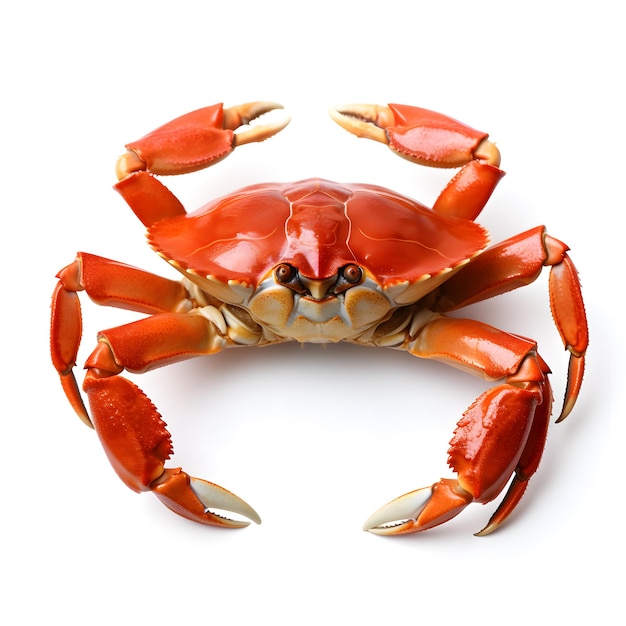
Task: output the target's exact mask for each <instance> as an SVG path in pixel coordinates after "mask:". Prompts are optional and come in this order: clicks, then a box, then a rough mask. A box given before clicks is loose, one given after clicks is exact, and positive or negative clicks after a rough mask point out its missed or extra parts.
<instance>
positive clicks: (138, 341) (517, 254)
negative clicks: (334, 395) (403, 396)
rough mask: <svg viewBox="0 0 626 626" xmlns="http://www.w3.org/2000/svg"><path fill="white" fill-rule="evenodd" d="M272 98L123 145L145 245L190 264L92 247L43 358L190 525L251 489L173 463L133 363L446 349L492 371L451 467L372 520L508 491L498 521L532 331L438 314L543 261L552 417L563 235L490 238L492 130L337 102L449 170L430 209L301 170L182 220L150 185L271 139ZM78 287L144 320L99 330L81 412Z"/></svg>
mask: <svg viewBox="0 0 626 626" xmlns="http://www.w3.org/2000/svg"><path fill="white" fill-rule="evenodd" d="M276 109H282V107H281V105H278V104H275V103H271V102H252V103H248V104H243V105H239V106H233V107H230V108H224V106H223V105H222V104H216V105H213V106H209V107H206V108H203V109H199V110H197V111H194V112H191V113H188V114H186V115H183V116H181V117H179V118H177V119H175V120H173V121H171V122H169V123H167V124H165V125H164V126H162V127H160V128H158V129H157V130H155V131H153V132H151V133H149V134H148V135H146V136H145V137H143V138H142V139H140V140H138V141H135V142H133V143H130V144H128V145H127V146H126V148H127V152H126V153H125V154H124V155H123V156H122V157H120V159H119V160H118V163H117V170H116V171H117V177H118V182H117V184H116V185H115V188H116V189H117V191H118V192H119V193H120V194H121V195H122V196H123V198H124V199H125V201H126V202H127V203H128V205H129V206H130V208H131V209H132V210H133V211H134V213H135V214H136V215H137V217H138V218H139V219H140V220H141V222H142V223H143V224H144V225H145V226H146V228H147V239H148V242H149V244H150V246H151V247H152V248H153V249H154V250H155V251H156V252H157V253H158V254H159V255H160V256H161V257H163V258H164V259H165V260H166V261H167V262H168V263H169V264H170V265H171V266H173V267H174V268H176V270H178V271H179V272H180V273H181V274H182V276H183V277H182V279H181V280H171V279H166V278H163V277H160V276H157V275H154V274H151V273H148V272H145V271H142V270H141V269H138V268H135V267H132V266H129V265H126V264H123V263H120V262H117V261H113V260H110V259H106V258H102V257H99V256H95V255H92V254H87V253H79V254H78V256H77V258H76V259H75V261H73V262H72V263H71V264H70V265H68V266H67V267H65V268H64V269H62V270H61V271H60V272H59V273H58V274H57V278H58V284H57V287H56V289H55V291H54V295H53V299H52V317H51V353H52V361H53V364H54V366H55V368H56V370H57V372H58V373H59V375H60V379H61V382H62V386H63V389H64V391H65V394H66V396H67V398H68V399H69V402H70V403H71V405H72V407H73V408H74V410H75V411H76V413H77V414H78V415H79V417H80V418H81V419H82V420H83V421H84V422H85V423H86V424H87V425H89V426H93V427H94V428H95V430H96V433H97V434H98V436H99V438H100V441H101V443H102V446H103V447H104V450H105V452H106V454H107V456H108V458H109V460H110V462H111V464H112V466H113V468H114V469H115V471H116V472H117V474H118V475H119V477H120V478H121V479H122V481H123V482H124V483H125V484H126V485H127V486H128V487H130V488H131V489H133V490H134V491H136V492H143V491H151V492H152V493H154V494H155V495H156V496H157V497H158V498H159V499H160V500H161V501H162V502H163V503H164V504H165V505H166V506H167V507H169V508H170V509H172V510H173V511H174V512H176V513H178V514H179V515H182V516H183V517H185V518H188V519H190V520H193V521H195V522H200V523H202V524H208V525H214V526H220V527H225V528H239V527H243V526H247V525H248V524H249V523H250V521H253V522H256V523H260V518H259V516H258V514H257V513H256V512H255V511H254V509H253V508H252V507H251V506H250V505H248V504H247V503H246V502H245V501H244V500H242V499H241V498H239V497H238V496H236V495H234V494H233V493H231V492H230V491H227V490H226V489H224V488H223V487H220V486H219V485H216V484H214V483H210V482H208V481H206V480H203V479H200V478H196V477H193V476H190V475H188V474H187V473H186V472H185V471H183V470H182V469H181V468H171V467H165V463H166V461H167V460H168V459H169V457H170V456H171V454H172V451H173V448H172V442H171V437H170V434H169V432H168V431H167V429H166V425H165V423H164V421H163V420H162V418H161V415H160V414H159V412H158V411H157V409H156V408H155V407H154V405H153V404H152V402H151V401H150V400H149V399H148V397H147V396H146V395H145V394H144V393H143V392H142V391H141V390H140V389H139V387H137V386H136V384H135V383H133V382H131V381H130V380H129V379H128V378H125V377H123V376H122V375H121V374H122V373H123V372H124V371H127V372H132V373H143V372H146V371H148V370H152V369H154V368H157V367H160V366H164V365H169V364H172V363H176V362H180V361H182V360H184V359H189V358H192V357H198V356H204V355H212V354H215V353H217V352H220V351H221V350H223V349H225V348H230V347H236V346H267V345H270V344H275V343H280V342H285V341H297V342H313V343H326V342H339V341H348V342H352V343H354V344H360V345H363V346H379V347H387V348H395V349H399V350H406V351H407V352H409V353H410V354H412V355H414V356H416V357H422V358H426V359H435V360H438V361H443V362H444V363H447V364H450V365H452V366H455V367H458V368H461V369H463V370H466V371H468V372H470V373H472V374H475V375H477V376H480V377H482V378H484V379H485V380H487V381H490V382H491V383H493V385H492V386H490V387H489V388H488V389H487V391H485V392H484V393H482V394H481V395H480V396H479V397H478V398H477V399H476V400H475V402H474V403H473V404H472V405H471V406H470V407H469V408H468V409H467V411H466V412H465V413H464V414H463V416H462V417H461V419H460V420H459V421H458V424H457V426H456V430H455V432H454V435H453V438H452V440H451V442H450V448H449V451H448V463H449V466H450V468H451V469H452V470H453V472H454V473H455V475H456V476H455V477H452V478H442V479H441V480H439V481H437V482H435V483H434V484H432V485H430V486H427V487H424V488H420V489H417V490H415V491H412V492H410V493H407V494H405V495H403V496H401V497H399V498H396V499H395V500H392V501H391V502H389V503H388V504H386V505H384V506H383V507H381V508H380V509H378V510H377V511H376V512H375V513H374V514H373V515H371V516H370V517H369V518H368V519H367V521H366V522H365V525H364V529H365V530H368V531H370V532H373V533H377V534H382V535H400V534H406V533H414V532H418V531H423V530H427V529H430V528H432V527H434V526H437V525H439V524H442V523H444V522H447V521H448V520H450V519H452V518H453V517H455V516H456V515H457V514H458V513H459V512H461V511H462V510H463V509H464V508H465V507H466V506H468V505H469V504H470V503H473V502H477V503H482V504H485V503H488V502H491V501H493V500H494V499H496V498H497V497H498V496H499V495H500V494H501V493H502V492H504V496H503V497H502V498H501V500H500V502H499V504H498V505H497V508H496V510H495V512H494V513H493V515H492V516H491V518H490V519H489V521H488V523H487V524H486V526H485V527H484V528H483V529H482V530H481V531H480V532H478V533H476V534H478V535H486V534H488V533H490V532H492V531H494V530H495V529H496V528H498V527H499V526H500V525H501V524H502V523H503V522H504V521H505V520H506V519H507V517H508V516H509V515H510V514H511V512H512V511H513V510H514V509H515V507H516V506H517V504H518V503H519V501H520V499H521V498H522V495H523V494H524V492H525V490H526V487H527V485H528V481H529V479H530V478H531V477H532V476H533V474H534V473H535V472H536V470H537V468H538V465H539V462H540V459H541V456H542V453H543V449H544V446H545V441H546V435H547V431H548V425H549V422H550V416H551V413H552V391H551V386H550V382H549V380H548V374H549V369H548V366H547V365H546V363H545V362H544V361H543V359H542V358H541V357H540V355H539V353H538V352H537V344H536V342H535V341H533V340H531V339H527V338H525V337H522V336H519V335H516V334H511V333H509V332H505V331H503V330H500V329H498V328H494V327H492V326H489V325H487V324H485V323H482V322H480V321H476V320H473V319H463V318H460V317H454V316H448V315H447V314H448V313H449V312H451V311H456V310H457V309H460V308H462V307H465V306H467V305H470V304H473V303H476V302H479V301H482V300H485V299H487V298H490V297H492V296H496V295H499V294H503V293H505V292H508V291H510V290H513V289H516V288H518V287H522V286H525V285H527V284H529V283H531V282H532V281H534V280H535V279H536V278H537V277H538V276H539V275H540V274H541V272H542V270H543V269H544V268H550V277H549V288H550V304H551V309H552V314H553V318H554V321H555V324H556V327H557V329H558V331H559V333H560V336H561V338H562V341H563V344H564V345H565V347H566V349H567V351H569V369H568V375H567V385H566V389H565V398H564V402H563V407H562V410H561V413H560V416H559V417H558V419H557V421H559V422H560V421H562V420H563V419H565V417H566V416H567V415H568V414H569V413H570V412H571V410H572V408H573V407H574V403H575V401H576V399H577V396H578V394H579V390H580V388H581V383H582V378H583V371H584V363H585V351H586V349H587V344H588V331H587V322H586V316H585V309H584V305H583V300H582V295H581V288H580V283H579V280H578V274H577V271H576V269H575V267H574V265H573V263H572V261H571V260H570V257H569V256H568V250H569V248H568V247H567V246H566V245H565V244H564V243H562V242H560V241H559V240H557V239H555V238H553V237H552V236H550V235H548V234H547V232H546V229H545V227H544V226H537V227H535V228H532V229H531V230H528V231H527V232H524V233H522V234H519V235H516V236H513V237H511V238H510V239H508V240H506V241H504V242H502V243H497V244H495V245H491V246H489V242H488V233H487V231H486V230H485V229H484V228H483V227H482V226H480V225H479V224H477V223H476V222H475V219H476V218H477V216H478V215H479V213H480V212H481V210H482V209H483V207H484V206H485V204H486V203H487V201H488V199H489V197H490V195H491V194H492V192H493V190H494V189H495V187H496V185H497V184H498V182H499V181H500V179H501V178H502V176H503V175H504V172H503V171H502V170H501V169H500V167H499V166H500V154H499V150H498V149H497V148H496V146H495V145H494V144H493V143H492V142H491V141H489V139H488V135H487V134H486V133H483V132H480V131H477V130H474V129H473V128H470V127H469V126H467V125H465V124H462V123H461V122H458V121H456V120H454V119H452V118H450V117H447V116H445V115H442V114H439V113H436V112H433V111H429V110H426V109H422V108H418V107H413V106H407V105H397V104H390V105H387V106H380V105H365V104H359V105H347V106H344V107H339V108H336V109H333V110H332V111H331V117H332V118H333V120H334V121H335V122H337V123H338V124H339V125H340V126H342V127H343V128H344V129H346V130H348V131H350V132H351V133H352V134H354V135H356V136H358V137H365V138H367V139H371V140H375V141H378V142H381V143H383V144H385V145H387V146H388V147H389V148H391V150H392V151H393V152H394V153H395V154H397V155H399V156H401V157H404V158H406V159H408V160H410V161H413V162H415V163H418V164H422V165H427V166H434V167H445V168H455V169H457V173H456V174H455V175H454V177H453V178H452V179H451V180H450V182H449V183H448V184H447V186H446V187H445V188H444V189H443V191H442V192H441V194H440V195H439V197H438V198H437V200H436V201H435V203H434V205H433V206H432V208H428V207H426V206H424V205H422V204H420V203H418V202H416V201H415V200H411V199H409V198H407V197H404V196H402V195H400V194H398V193H395V192H393V191H390V190H388V189H385V188H383V187H379V186H375V185H371V184H339V183H335V182H331V181H328V180H323V179H319V178H312V179H307V180H301V181H298V182H293V183H267V184H257V185H253V186H248V187H244V188H243V189H240V190H239V191H236V192H234V193H232V194H230V195H228V196H225V197H222V198H220V199H217V200H213V201H211V202H209V203H208V204H207V205H206V206H203V207H202V208H200V209H198V210H196V211H193V212H189V213H188V212H187V211H186V210H185V208H184V207H183V205H182V204H181V202H180V201H179V200H178V199H177V198H176V197H175V196H174V195H173V194H172V193H171V192H170V191H169V190H168V189H167V188H166V187H165V186H164V185H163V183H162V182H161V181H160V179H159V178H158V177H159V176H162V175H173V174H185V173H188V172H193V171H196V170H200V169H202V168H206V167H208V166H212V165H214V164H215V163H217V162H218V161H220V160H221V159H223V158H224V157H226V156H228V155H229V154H230V153H231V152H233V150H234V149H235V148H236V147H239V146H242V145H244V144H247V143H251V142H259V141H262V140H265V139H267V138H269V137H271V136H272V135H274V134H276V133H278V132H279V131H281V130H282V129H283V128H284V127H285V126H287V124H288V122H289V119H288V118H287V117H286V116H284V117H282V118H280V119H279V120H278V121H273V122H270V123H263V122H262V121H261V120H258V119H257V118H261V117H262V116H263V115H265V114H266V113H269V112H270V111H274V110H276ZM253 121H256V122H255V123H254V124H250V122H253ZM266 121H267V118H266ZM81 291H84V292H86V294H87V296H89V297H90V298H91V300H92V301H94V302H95V303H97V304H99V305H107V306H113V307H118V308H122V309H130V310H132V311H136V312H139V313H142V314H145V317H142V318H141V319H139V320H136V321H133V322H131V323H128V324H125V325H122V326H118V327H115V328H111V329H109V330H104V331H102V332H100V333H99V334H98V341H97V344H96V347H95V349H94V350H93V352H92V353H91V354H90V356H89V357H88V358H87V361H86V364H85V368H86V375H85V379H84V383H83V386H82V389H83V391H84V393H85V394H86V396H87V398H88V404H89V406H90V411H88V410H87V408H86V405H85V402H84V401H83V395H82V393H81V390H80V388H79V386H78V384H77V381H76V378H75V376H74V374H73V369H74V366H75V365H76V360H77V354H78V350H79V346H80V342H81V333H82V331H81V307H80V301H79V295H78V294H79V292H81ZM507 485H508V488H507ZM505 489H506V491H505ZM231 513H234V514H235V515H234V516H233V517H235V518H237V517H240V518H243V519H231V518H230V517H229V516H228V515H229V514H231Z"/></svg>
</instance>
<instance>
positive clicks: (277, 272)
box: [274, 263, 306, 293]
mask: <svg viewBox="0 0 626 626" xmlns="http://www.w3.org/2000/svg"><path fill="white" fill-rule="evenodd" d="M274 277H275V278H276V282H277V283H278V284H280V285H284V286H285V287H289V288H290V289H293V291H295V292H297V293H303V292H304V291H306V289H305V287H304V285H303V284H302V282H301V281H300V276H299V274H298V270H297V269H296V268H295V267H294V266H293V265H290V264H289V263H281V264H280V265H277V266H276V268H275V269H274Z"/></svg>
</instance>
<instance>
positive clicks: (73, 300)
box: [51, 253, 260, 528]
mask: <svg viewBox="0 0 626 626" xmlns="http://www.w3.org/2000/svg"><path fill="white" fill-rule="evenodd" d="M58 277H59V284H58V285H57V288H56V290H55V294H54V297H53V304H52V330H51V352H52V359H53V363H54V365H55V367H56V369H57V371H58V372H59V375H60V377H61V381H62V384H63V388H64V390H65V393H66V395H67V396H68V399H69V400H70V402H71V404H72V406H73V407H74V409H75V410H76V412H77V413H78V415H79V416H80V417H81V419H82V420H83V421H84V422H85V423H86V424H87V425H89V426H92V425H93V427H94V428H95V430H96V432H97V434H98V436H99V438H100V440H101V442H102V445H103V447H104V449H105V451H106V454H107V456H108V458H109V460H110V461H111V464H112V465H113V467H114V469H115V471H116V472H117V473H118V475H119V476H120V478H121V479H122V480H123V481H124V483H125V484H126V485H127V486H128V487H130V488H131V489H133V490H134V491H153V492H154V493H155V495H156V496H157V497H158V498H159V499H160V500H161V501H162V502H163V503H164V504H165V505H166V506H168V507H169V508H170V509H172V510H173V511H175V512H176V513H178V514H179V515H182V516H183V517H187V518H188V519H192V520H194V521H197V522H200V523H204V524H209V525H213V526H223V527H229V528H239V527H242V526H247V525H248V522H245V521H234V520H229V519H226V518H223V517H221V516H219V515H217V514H216V513H213V512H211V511H209V509H220V510H226V511H231V512H234V513H238V514H240V515H243V516H245V517H247V518H249V519H251V520H252V521H254V522H256V523H259V522H260V519H259V516H258V515H257V513H256V512H255V511H254V510H253V509H252V508H251V507H250V506H249V505H248V504H246V503H245V502H244V501H243V500H241V499H240V498H238V497H237V496H235V495H234V494H232V493H230V492H229V491H227V490H225V489H223V488H222V487H220V486H218V485H214V484H213V483H209V482H207V481H204V480H201V479H198V478H194V477H191V476H189V475H187V474H186V473H185V472H183V471H182V470H181V469H179V468H178V469H167V468H165V467H164V465H163V464H164V462H165V461H166V460H167V459H168V458H169V456H170V454H171V452H172V444H171V438H170V435H169V433H168V432H167V430H166V428H165V424H164V422H163V421H162V420H161V417H160V415H159V413H158V412H157V410H156V409H155V407H154V406H153V405H152V403H151V402H150V400H149V399H148V398H147V397H146V396H145V395H144V393H143V392H142V391H141V390H140V389H139V388H138V387H137V386H136V385H134V384H133V383H131V382H130V381H128V380H126V379H125V378H123V377H121V376H119V375H118V374H119V373H120V372H122V371H123V370H124V369H127V370H129V371H133V372H145V371H147V370H149V369H153V368H155V367H158V366H160V365H165V364H166V363H173V362H177V361H180V360H183V359H186V358H191V357H192V356H195V355H199V354H212V353H214V352H217V351H219V350H220V349H222V347H224V346H225V344H226V342H227V339H226V338H225V337H224V334H223V333H224V332H225V330H226V329H225V322H224V320H223V318H221V317H220V315H219V313H218V312H217V311H216V310H215V309H214V308H213V307H205V309H198V314H189V313H188V311H189V310H190V309H191V308H192V306H194V303H193V302H192V301H191V300H190V299H189V296H188V294H187V291H186V290H185V288H184V287H183V286H182V284H181V283H180V282H176V281H171V280H168V279H165V278H161V277H159V276H155V275H152V274H149V273H147V272H144V271H142V270H139V269H136V268H133V267H130V266H128V265H124V264H122V263H117V262H115V261H111V260H109V259H104V258H101V257H97V256H94V255H90V254H85V253H81V254H79V255H78V258H77V259H76V261H74V262H73V263H72V264H70V265H68V266H67V267H66V268H65V269H63V270H61V272H59V274H58ZM82 290H84V291H86V293H87V294H88V295H89V296H90V297H91V298H92V299H93V300H94V301H95V302H97V303H98V304H107V305H111V306H116V307H118V308H125V309H131V310H134V311H139V312H143V313H153V314H154V315H152V316H151V317H148V318H145V319H143V320H139V321H137V322H134V323H131V324H128V325H126V326H121V327H118V328H114V329H111V330H109V331H105V332H103V333H100V335H99V339H100V341H99V343H98V346H97V347H96V349H95V350H94V351H93V353H92V354H91V356H90V357H89V359H88V360H87V363H86V367H87V375H86V377H85V383H84V385H83V389H84V391H85V392H86V393H87V396H88V399H89V403H90V408H91V418H90V416H89V414H88V412H87V409H86V408H85V405H84V403H83V400H82V397H81V394H80V390H79V388H78V385H77V383H76V379H75V377H74V374H73V368H74V365H75V362H76V357H77V352H78V348H79V344H80V338H81V314H80V303H79V300H78V294H77V292H78V291H82ZM164 338H165V339H164Z"/></svg>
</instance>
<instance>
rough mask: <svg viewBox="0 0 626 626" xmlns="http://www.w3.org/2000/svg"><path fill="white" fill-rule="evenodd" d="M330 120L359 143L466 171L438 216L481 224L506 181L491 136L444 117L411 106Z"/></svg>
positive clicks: (356, 110) (336, 112)
mask: <svg viewBox="0 0 626 626" xmlns="http://www.w3.org/2000/svg"><path fill="white" fill-rule="evenodd" d="M330 116H331V117H332V118H333V120H334V121H335V122H337V124H339V125H340V126H341V127H342V128H345V129H346V130H347V131H349V132H351V133H352V134H354V135H356V136H357V137H365V138H366V139H373V140H374V141H379V142H381V143H384V144H386V145H388V146H389V148H390V149H391V150H393V151H394V152H395V153H396V154H397V155H399V156H401V157H403V158H405V159H408V160H409V161H412V162H413V163H418V164H419V165H426V166H430V167H444V168H457V167H458V168H460V170H459V171H458V173H457V174H456V175H455V176H454V177H453V178H452V180H450V182H449V183H448V185H447V186H446V187H445V188H444V190H443V191H442V192H441V194H439V197H438V198H437V200H436V202H435V204H434V206H433V210H434V211H436V212H438V213H445V214H448V215H456V216H457V217H463V218H465V219H469V220H473V219H475V218H476V217H477V216H478V214H479V213H480V212H481V211H482V210H483V208H484V207H485V205H486V204H487V201H488V200H489V198H490V197H491V194H492V193H493V190H494V189H495V188H496V186H497V184H498V183H499V182H500V180H501V179H502V177H503V176H504V172H503V171H502V170H501V169H500V167H499V166H500V152H499V150H498V149H497V148H496V146H495V144H493V143H492V142H490V141H489V140H488V135H487V133H484V132H482V131H479V130H475V129H474V128H471V127H470V126H467V125H466V124H463V123H462V122H459V121H457V120H455V119H453V118H451V117H448V116H447V115H443V114H442V113H437V112H436V111H430V110H428V109H423V108H420V107H414V106H408V105H405V104H389V105H388V106H381V105H377V104H349V105H345V106H342V107H338V108H337V109H333V110H331V111H330Z"/></svg>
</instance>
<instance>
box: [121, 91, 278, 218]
mask: <svg viewBox="0 0 626 626" xmlns="http://www.w3.org/2000/svg"><path fill="white" fill-rule="evenodd" d="M276 109H282V106H281V105H280V104H275V103H273V102H250V103H247V104H242V105H239V106H234V107H231V108H228V109H224V108H223V105H222V104H215V105H212V106H209V107H205V108H202V109H198V110H197V111H192V112H191V113H187V114H185V115H182V116H181V117H178V118H176V119H175V120H172V121H171V122H168V123H167V124H165V125H163V126H161V127H159V128H157V129H156V130H154V131H152V132H151V133H149V134H148V135H146V136H145V137H142V138H141V139H139V140H137V141H134V142H132V143H129V144H127V146H126V148H127V150H128V151H127V152H126V153H125V154H124V155H122V156H121V157H120V158H119V160H118V162H117V167H116V172H117V177H118V179H119V182H118V183H117V185H115V189H116V190H117V191H118V192H119V193H120V194H121V195H122V196H123V197H124V199H125V200H126V202H127V203H128V205H129V206H130V208H131V209H132V210H133V211H134V212H135V214H136V215H137V217H138V218H139V219H140V220H141V221H142V223H143V224H144V225H145V226H150V225H152V224H153V223H155V222H157V221H159V220H161V219H165V218H168V217H174V216H177V215H184V214H185V209H184V207H183V205H182V204H181V203H180V201H179V200H178V199H177V198H176V196H174V194H173V193H172V192H171V191H170V190H169V189H167V187H165V185H163V184H162V183H161V182H160V181H159V180H157V179H156V178H155V177H154V175H172V174H186V173H188V172H195V171H197V170H201V169H204V168H206V167H209V166H211V165H214V164H215V163H217V162H218V161H220V160H221V159H223V158H225V157H226V156H228V155H229V154H230V153H231V152H232V151H233V149H234V148H235V147H236V146H242V145H244V144H246V143H251V142H257V141H263V140H265V139H267V138H268V137H271V136H272V135H274V134H276V133H277V132H279V131H281V130H282V129H283V128H284V127H285V126H286V125H287V124H288V123H289V118H288V117H284V118H283V119H282V120H279V121H278V122H273V123H270V124H264V125H259V126H252V127H250V128H249V129H246V130H241V131H240V132H238V133H236V132H235V131H236V130H237V129H239V128H241V127H242V126H245V125H247V124H249V123H250V122H251V121H253V120H255V119H256V118H258V117H260V116H261V115H263V114H265V113H268V112H269V111H273V110H276Z"/></svg>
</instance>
